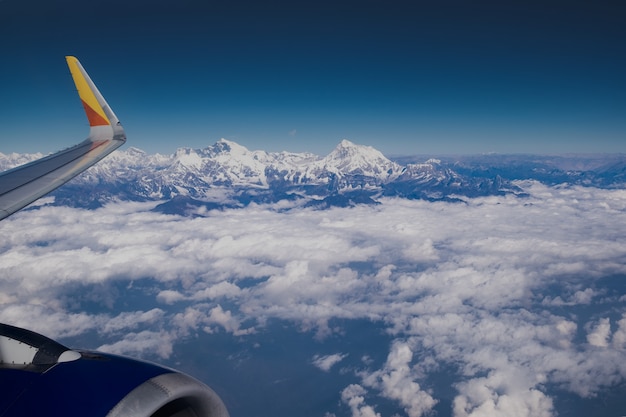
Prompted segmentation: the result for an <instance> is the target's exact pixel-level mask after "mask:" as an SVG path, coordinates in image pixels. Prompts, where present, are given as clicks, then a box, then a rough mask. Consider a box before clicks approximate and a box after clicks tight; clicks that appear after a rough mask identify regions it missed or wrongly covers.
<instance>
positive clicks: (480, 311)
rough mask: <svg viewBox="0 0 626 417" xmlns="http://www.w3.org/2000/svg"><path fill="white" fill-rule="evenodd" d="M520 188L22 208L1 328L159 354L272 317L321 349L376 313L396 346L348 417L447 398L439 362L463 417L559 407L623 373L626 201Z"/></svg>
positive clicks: (0, 300) (366, 381)
mask: <svg viewBox="0 0 626 417" xmlns="http://www.w3.org/2000/svg"><path fill="white" fill-rule="evenodd" d="M520 185H521V186H523V187H524V188H525V189H526V190H527V191H528V192H529V194H530V197H528V198H515V197H511V196H506V197H488V198H477V199H469V200H467V201H466V203H465V204H450V203H444V202H438V203H431V202H425V201H409V200H394V199H383V204H382V205H379V206H376V207H369V206H359V207H355V208H351V209H339V208H335V209H330V210H326V211H314V210H307V209H297V210H292V211H287V212H285V211H284V210H282V209H283V208H284V207H283V206H281V207H280V208H281V210H276V211H273V210H271V208H272V207H271V206H267V207H261V206H250V207H247V208H245V209H240V210H226V211H215V212H211V213H210V216H208V217H204V218H196V219H189V218H181V217H178V216H166V215H161V214H156V213H152V212H149V210H150V208H152V206H154V204H153V203H151V204H145V203H116V204H111V205H109V206H106V207H104V208H102V209H99V210H96V211H84V210H77V209H71V208H62V207H43V208H41V209H39V210H38V211H31V212H22V213H19V214H17V215H15V216H13V217H11V218H9V219H6V220H4V221H2V222H1V223H0V229H1V230H2V234H3V239H2V240H1V241H0V293H1V294H2V296H0V320H2V321H3V322H7V323H10V324H16V325H21V326H25V327H30V328H33V330H36V331H40V332H43V333H44V334H46V335H48V336H50V337H53V338H57V337H72V336H78V335H81V334H86V333H89V332H92V333H97V334H98V336H99V337H101V338H102V342H101V343H100V344H101V345H102V347H103V348H104V349H107V350H108V351H113V352H116V353H125V354H136V355H139V356H144V355H146V354H155V355H159V356H161V357H166V356H168V355H170V354H171V352H172V349H174V347H175V345H174V343H176V342H178V341H180V340H182V339H184V338H185V337H188V336H189V335H192V334H194V333H195V332H198V331H203V330H205V331H209V332H217V331H225V332H229V333H232V334H235V335H245V334H248V333H251V332H254V331H257V332H262V331H264V325H265V324H266V323H267V322H268V321H270V320H274V319H279V320H289V321H291V322H294V323H295V324H296V325H297V326H298V327H299V328H300V329H302V330H305V331H312V332H314V333H315V334H316V335H317V337H318V338H320V339H322V338H324V337H329V336H330V335H333V337H334V336H337V337H339V335H340V334H341V329H340V328H337V325H335V324H332V323H333V319H337V318H340V319H365V320H371V321H375V322H376V323H379V324H380V325H381V326H385V328H386V330H387V332H388V333H389V334H390V335H391V336H392V337H394V338H395V339H396V340H395V342H394V343H392V344H391V348H390V352H389V356H388V360H387V362H385V363H384V364H383V365H382V366H381V367H380V369H369V368H368V369H367V371H364V372H365V374H359V375H358V376H355V382H358V383H359V384H354V385H350V386H349V387H348V388H349V389H348V388H346V390H344V391H343V393H342V401H343V402H344V403H345V404H347V405H348V406H349V407H350V409H351V412H352V414H353V415H354V416H357V415H363V416H364V415H371V416H374V415H377V412H376V411H375V408H374V407H373V406H370V405H368V404H366V399H367V402H370V403H371V404H373V402H372V401H375V398H376V396H383V397H386V398H388V399H391V400H392V401H394V402H396V403H397V404H398V405H399V406H401V407H402V408H404V409H406V413H407V414H408V415H424V413H426V412H427V410H428V409H429V407H430V408H432V407H433V404H434V401H437V399H438V394H439V393H437V391H436V390H434V389H433V390H432V391H430V390H424V387H423V386H425V383H424V382H423V381H425V380H427V379H428V375H429V370H430V369H433V367H434V366H435V365H433V364H448V365H453V366H454V367H455V368H456V369H458V375H457V377H458V380H457V384H456V385H455V389H456V390H457V393H456V399H455V400H454V407H455V412H456V413H457V414H458V415H481V413H482V415H503V414H505V413H506V412H507V410H510V409H511V408H515V409H519V410H520V415H525V414H524V413H526V414H528V415H530V414H533V415H554V414H555V413H556V412H558V410H554V409H553V402H552V400H551V399H550V398H549V397H548V390H547V389H546V386H549V385H550V386H554V385H556V386H558V387H560V388H561V389H565V390H569V391H571V392H573V393H576V394H578V395H581V396H584V397H590V396H593V395H595V393H597V392H598V391H599V390H600V389H602V388H604V387H611V386H612V385H614V384H618V383H619V382H621V381H623V380H624V379H625V378H626V311H624V304H623V302H624V300H623V299H621V301H619V294H617V295H613V296H612V298H611V297H609V296H607V293H608V292H609V291H610V290H611V289H610V288H608V287H607V286H606V284H605V283H604V282H603V281H601V280H599V279H600V278H603V277H607V276H617V275H620V274H625V273H626V243H625V242H624V239H623V236H624V235H625V234H626V191H624V190H598V189H593V188H580V187H561V188H550V187H546V186H543V185H540V184H536V183H520ZM129 281H136V282H147V284H146V287H145V290H144V292H145V297H151V298H152V299H153V304H150V303H149V302H146V304H143V303H142V308H139V307H138V306H133V305H132V304H131V305H128V304H124V303H122V302H119V299H122V300H125V298H124V297H125V296H126V294H125V292H132V291H138V290H136V289H132V288H128V287H127V285H126V284H127V283H128V282H129ZM118 287H119V288H126V290H120V289H118ZM138 288H140V287H138ZM87 294H89V297H90V298H89V299H88V300H87ZM81 297H82V298H81ZM146 299H148V300H149V299H150V298H146ZM611 300H613V301H611ZM87 301H89V303H95V304H97V305H98V306H101V307H103V309H102V310H99V311H106V314H105V313H98V314H96V313H93V312H92V313H90V312H88V311H83V310H86V309H83V310H81V307H82V306H83V304H85V303H86V302H87ZM144 301H145V300H144ZM611 302H612V303H613V304H609V303H611ZM619 303H621V304H619ZM590 305H593V306H594V308H596V309H602V308H604V306H606V308H605V311H606V313H604V312H603V313H601V314H598V315H596V316H594V317H596V318H595V319H594V320H595V321H593V322H592V323H590V324H587V323H585V322H583V321H581V320H582V319H580V317H581V316H579V315H577V314H576V308H577V307H580V306H590ZM611 314H613V315H615V314H617V316H616V317H615V316H610V315H611ZM598 317H603V318H601V319H598ZM620 317H621V318H620ZM611 324H613V326H614V328H613V329H611ZM579 329H583V330H584V331H586V336H587V339H586V340H585V337H584V335H585V333H584V332H583V337H582V339H583V340H582V341H581V340H580V337H578V338H577V334H578V333H579V332H580V330H579ZM157 341H159V343H157ZM338 355H344V354H338ZM370 357H371V356H370ZM318 359H319V360H320V364H324V365H323V366H326V365H328V369H331V368H332V366H333V365H334V364H336V362H334V363H332V364H331V362H332V361H333V360H335V359H336V357H333V355H329V356H328V357H319V358H318ZM342 359H343V358H342ZM324 360H326V361H327V362H324ZM374 363H375V362H373V361H371V360H368V361H367V362H365V363H364V364H363V366H367V367H370V366H374ZM322 369H323V368H322ZM368 376H369V377H368ZM506 381H518V382H517V383H516V384H515V385H511V384H510V383H508V382H506ZM361 384H362V385H361ZM363 386H366V387H367V389H368V390H369V394H368V393H367V392H365V388H363ZM359 387H360V388H359ZM366 394H368V395H369V396H368V395H366ZM414 398H418V399H419V401H418V402H417V403H415V402H413V401H412V400H413V399H414ZM529 413H530V414H529Z"/></svg>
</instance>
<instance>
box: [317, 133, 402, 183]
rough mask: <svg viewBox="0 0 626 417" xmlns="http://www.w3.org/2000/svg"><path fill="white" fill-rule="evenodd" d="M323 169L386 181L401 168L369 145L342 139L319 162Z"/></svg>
mask: <svg viewBox="0 0 626 417" xmlns="http://www.w3.org/2000/svg"><path fill="white" fill-rule="evenodd" d="M319 165H321V167H322V169H323V170H326V171H328V172H333V173H336V174H339V175H348V174H352V175H355V174H356V175H363V176H368V177H373V178H378V179H380V180H381V181H386V180H388V179H389V178H390V177H392V176H394V175H397V174H398V173H399V172H400V171H401V170H402V168H401V167H400V165H398V164H396V163H395V162H391V161H390V160H389V159H387V158H386V157H385V156H384V155H383V154H382V153H381V152H380V151H378V150H376V149H374V148H372V147H371V146H363V145H356V144H354V143H352V142H350V141H349V140H346V139H344V140H342V141H341V143H339V145H337V147H336V148H335V149H334V150H333V151H332V152H331V153H329V154H328V156H326V157H325V158H324V159H322V160H321V161H320V162H319Z"/></svg>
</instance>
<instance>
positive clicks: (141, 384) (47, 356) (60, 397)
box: [0, 56, 229, 417]
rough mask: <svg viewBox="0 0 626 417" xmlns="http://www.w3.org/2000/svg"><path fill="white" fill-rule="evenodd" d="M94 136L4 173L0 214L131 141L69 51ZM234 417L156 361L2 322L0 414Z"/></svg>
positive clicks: (208, 392) (201, 388) (204, 390)
mask: <svg viewBox="0 0 626 417" xmlns="http://www.w3.org/2000/svg"><path fill="white" fill-rule="evenodd" d="M67 63H68V65H69V67H70V72H71V73H72V77H73V78H74V83H75V84H76V88H77V89H78V94H79V95H80V99H81V101H82V102H83V106H84V107H85V112H86V113H87V119H88V120H89V125H90V126H91V129H90V131H89V137H88V138H87V139H85V140H84V141H83V142H81V143H79V144H78V145H75V146H73V147H71V148H68V149H65V150H63V151H60V152H57V153H55V154H53V155H50V156H47V157H45V158H42V159H39V160H37V161H34V162H31V163H29V164H26V165H23V166H20V167H17V168H15V169H12V170H9V171H6V172H3V173H1V174H0V220H1V219H3V218H5V217H7V216H9V215H10V214H12V213H14V212H16V211H17V210H19V209H20V208H22V207H25V206H26V205H28V204H30V203H32V202H33V201H35V200H36V199H37V198H39V197H41V196H43V195H44V194H46V193H48V192H50V191H52V190H54V189H55V188H57V187H59V186H61V185H62V184H64V183H65V182H67V181H69V180H70V179H71V178H73V177H75V176H76V175H78V174H80V173H81V172H83V171H84V170H86V169H87V168H89V167H90V166H91V165H93V164H95V163H96V162H98V161H99V160H101V159H102V158H104V157H105V156H107V155H108V154H109V153H111V152H113V150H115V149H116V148H117V147H119V146H121V145H122V144H123V143H124V142H125V141H126V136H125V134H124V129H123V128H122V125H121V124H120V122H119V120H118V119H117V117H116V116H115V114H114V113H113V111H112V110H111V108H110V107H109V106H108V104H107V103H106V101H105V100H104V98H103V97H102V95H101V94H100V92H99V91H98V89H97V88H96V86H95V85H94V84H93V82H92V81H91V79H90V78H89V76H88V75H87V73H86V72H85V70H84V68H83V67H82V66H81V65H80V63H79V62H78V60H77V59H76V58H74V57H71V56H69V57H67ZM41 415H44V416H45V415H52V416H66V417H84V416H91V417H157V416H158V417H229V414H228V410H227V409H226V406H225V405H224V403H223V402H222V400H221V399H220V397H219V396H218V395H217V394H216V393H215V391H213V390H212V389H211V388H209V387H207V386H206V385H204V384H203V383H201V382H200V381H198V380H196V379H194V378H192V377H190V376H188V375H185V374H183V373H180V372H177V371H175V370H173V369H169V368H164V367H161V366H158V365H156V364H151V363H147V362H141V361H136V360H133V359H129V358H124V357H120V356H115V355H109V354H106V353H100V352H90V351H84V350H72V349H69V348H67V347H65V346H63V345H61V344H59V343H58V342H55V341H54V340H52V339H49V338H47V337H45V336H43V335H40V334H37V333H35V332H32V331H30V330H27V329H22V328H19V327H15V326H11V325H8V324H3V323H0V416H1V417H23V416H41Z"/></svg>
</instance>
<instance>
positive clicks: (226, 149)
mask: <svg viewBox="0 0 626 417" xmlns="http://www.w3.org/2000/svg"><path fill="white" fill-rule="evenodd" d="M213 148H214V149H215V150H216V151H217V152H218V153H236V154H246V153H249V152H250V151H249V150H248V148H246V147H245V146H243V145H240V144H238V143H237V142H233V141H232V140H228V139H224V138H222V139H220V140H218V141H217V142H216V143H215V145H213Z"/></svg>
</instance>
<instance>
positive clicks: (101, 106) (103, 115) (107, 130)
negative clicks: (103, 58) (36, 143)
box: [0, 0, 126, 220]
mask: <svg viewBox="0 0 626 417" xmlns="http://www.w3.org/2000/svg"><path fill="white" fill-rule="evenodd" d="M0 1H1V0H0ZM66 59H67V64H68V66H69V67H70V72H71V73H72V78H74V83H75V84H76V88H77V89H78V94H79V96H80V99H81V101H82V102H83V106H84V107H85V112H86V113H87V119H88V120H89V125H90V130H89V137H87V139H85V140H84V141H82V142H80V143H78V144H76V145H74V146H72V147H70V148H67V149H64V150H62V151H59V152H57V153H54V154H52V155H48V156H45V157H43V158H41V159H38V160H36V161H32V162H30V163H28V164H25V165H22V166H19V167H16V168H13V169H10V170H8V171H5V172H1V173H0V220H2V219H3V218H5V217H7V216H9V215H11V214H12V213H15V212H16V211H18V210H20V209H22V208H24V207H26V206H27V205H28V204H30V203H32V202H33V201H35V200H37V199H38V198H39V197H42V196H44V195H45V194H47V193H49V192H50V191H52V190H54V189H55V188H58V187H60V186H61V185H63V184H64V183H66V182H67V181H69V180H70V179H72V178H74V177H75V176H76V175H78V174H80V173H81V172H83V171H84V170H86V169H87V168H89V167H90V166H92V165H94V164H95V163H97V162H98V161H99V160H101V159H102V158H104V157H105V156H107V155H108V154H110V153H111V152H113V151H114V150H115V149H117V148H119V147H120V146H122V145H123V144H124V142H126V134H125V133H124V128H123V127H122V124H121V123H120V121H119V120H118V118H117V116H115V113H113V111H112V110H111V108H110V107H109V105H108V104H107V102H106V101H105V100H104V97H102V94H100V92H99V91H98V89H97V88H96V86H95V84H94V83H93V81H91V78H89V75H87V72H86V71H85V69H84V68H83V67H82V65H80V62H78V60H77V59H76V58H74V57H73V56H68V57H66Z"/></svg>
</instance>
